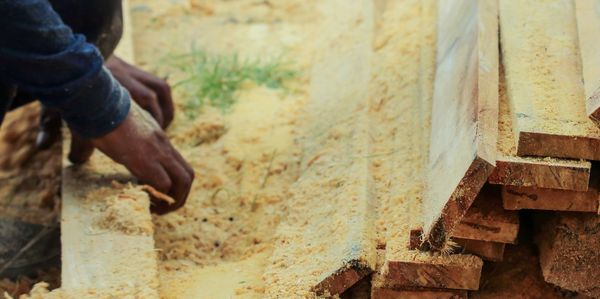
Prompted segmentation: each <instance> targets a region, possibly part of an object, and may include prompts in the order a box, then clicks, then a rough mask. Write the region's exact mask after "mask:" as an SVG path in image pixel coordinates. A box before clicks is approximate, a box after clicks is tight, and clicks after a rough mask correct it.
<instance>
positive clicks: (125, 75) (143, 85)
mask: <svg viewBox="0 0 600 299" xmlns="http://www.w3.org/2000/svg"><path fill="white" fill-rule="evenodd" d="M104 65H105V66H106V68H108V69H109V70H110V72H111V73H112V75H113V76H114V77H115V79H117V81H119V83H121V85H123V87H125V89H127V90H128V91H129V94H130V95H131V97H132V98H133V99H134V100H135V101H136V102H137V103H138V105H140V107H142V108H144V109H145V110H146V111H148V112H150V114H151V115H152V117H154V119H156V121H157V122H158V124H159V125H160V126H161V127H162V128H163V129H165V128H167V127H168V126H169V124H171V122H172V121H173V114H174V108H173V98H172V97H171V88H170V87H169V84H167V82H165V80H162V79H160V78H158V77H156V76H154V75H152V74H150V73H147V72H144V71H142V70H140V69H139V68H136V67H135V66H133V65H130V64H128V63H127V62H125V61H123V60H122V59H121V58H118V57H116V56H114V55H113V56H111V57H110V58H108V60H106V62H105V63H104Z"/></svg>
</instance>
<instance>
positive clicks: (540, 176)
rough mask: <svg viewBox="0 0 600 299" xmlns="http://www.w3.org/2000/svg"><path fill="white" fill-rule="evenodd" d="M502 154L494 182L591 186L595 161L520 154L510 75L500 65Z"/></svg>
mask: <svg viewBox="0 0 600 299" xmlns="http://www.w3.org/2000/svg"><path fill="white" fill-rule="evenodd" d="M498 93H499V113H498V157H497V161H496V168H495V169H494V171H493V172H492V174H491V175H490V177H489V178H488V181H489V182H490V183H492V184H502V185H511V186H523V187H539V188H553V189H563V190H578V191H585V190H587V188H588V183H589V178H590V171H591V163H590V162H588V161H583V160H567V159H557V158H548V157H545V158H542V157H519V156H518V155H517V142H516V140H515V129H514V124H513V123H514V119H513V112H512V108H511V107H510V103H509V99H508V95H507V86H506V76H505V72H504V68H503V66H502V65H500V84H499V88H498Z"/></svg>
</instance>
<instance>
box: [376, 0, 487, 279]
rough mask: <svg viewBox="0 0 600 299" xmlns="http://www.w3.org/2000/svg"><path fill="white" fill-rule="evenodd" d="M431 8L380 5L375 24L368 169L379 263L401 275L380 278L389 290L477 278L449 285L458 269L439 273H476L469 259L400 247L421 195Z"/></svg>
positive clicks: (431, 66)
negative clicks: (374, 202) (374, 201)
mask: <svg viewBox="0 0 600 299" xmlns="http://www.w3.org/2000/svg"><path fill="white" fill-rule="evenodd" d="M436 3H437V1H430V0H426V1H423V0H408V1H385V7H383V8H382V9H381V12H382V16H381V20H379V22H377V27H376V32H377V35H376V37H375V43H374V44H375V49H376V51H375V53H374V57H373V79H372V85H371V95H370V101H369V106H370V107H369V108H370V109H369V122H370V130H369V131H370V134H369V135H370V140H371V143H370V153H371V154H370V157H371V163H370V166H369V170H370V172H371V176H372V178H373V180H372V182H373V187H374V188H373V194H374V197H375V198H376V199H377V201H378V202H377V203H378V204H377V212H378V220H377V222H376V225H377V238H378V242H379V243H378V244H379V245H380V247H381V248H386V251H385V253H384V254H383V255H382V257H381V259H382V261H381V264H382V265H385V264H387V265H392V267H391V269H397V268H401V269H405V270H406V271H407V272H406V273H405V274H406V275H405V276H404V280H402V281H398V280H396V279H395V277H394V276H390V277H384V280H385V282H386V283H387V282H389V283H390V285H396V284H398V282H400V284H405V285H403V286H398V287H415V286H421V287H440V285H445V284H448V285H456V286H457V287H472V286H474V285H477V281H473V280H476V279H477V278H478V277H477V275H475V277H474V276H470V275H467V276H466V277H465V280H461V279H458V280H459V282H458V283H453V282H449V281H447V280H453V279H454V280H456V278H455V277H454V275H458V273H459V272H454V273H451V274H449V276H445V275H443V274H441V272H443V271H445V270H446V269H448V268H453V269H454V270H456V269H461V270H460V272H463V269H467V270H466V271H464V272H466V273H469V270H473V271H471V272H477V269H480V267H481V265H482V261H481V259H479V258H478V257H475V256H467V255H460V256H458V257H448V256H441V255H435V254H434V255H432V254H430V253H426V252H420V251H418V250H410V249H408V248H407V243H408V240H409V236H410V229H411V227H416V226H417V225H422V223H420V221H422V217H421V215H422V213H421V208H422V206H421V204H420V198H421V196H422V194H423V190H424V186H423V184H422V182H423V179H424V170H425V165H426V164H427V158H428V154H427V152H428V149H429V142H430V140H431V139H430V138H428V136H429V134H430V132H431V130H430V118H431V115H430V111H431V106H430V104H431V97H432V91H433V88H432V86H433V78H434V72H435V55H434V53H435V36H436V34H435V28H436V27H435V25H434V24H435V22H436V21H435V20H436V8H435V4H436ZM398 53H402V55H398ZM415 74H418V75H419V76H418V78H415ZM446 266H448V267H446ZM384 268H385V267H384ZM432 268H433V269H432ZM436 270H437V271H438V273H440V275H439V276H441V277H437V276H436V275H435V274H434V276H433V277H432V279H430V280H427V279H426V278H423V277H422V276H426V277H429V276H427V275H428V273H432V272H434V271H436ZM449 272H450V271H449ZM381 273H382V274H385V273H386V272H381ZM420 273H421V274H422V276H421V274H420ZM475 274H476V273H475ZM388 278H389V280H388Z"/></svg>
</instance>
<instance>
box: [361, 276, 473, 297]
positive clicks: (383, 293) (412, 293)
mask: <svg viewBox="0 0 600 299" xmlns="http://www.w3.org/2000/svg"><path fill="white" fill-rule="evenodd" d="M384 283H385V282H384V279H383V278H382V277H381V275H379V274H377V273H375V274H373V278H372V280H371V299H462V298H464V299H466V298H468V293H467V291H466V290H450V289H432V288H396V289H394V288H386V287H385V286H384Z"/></svg>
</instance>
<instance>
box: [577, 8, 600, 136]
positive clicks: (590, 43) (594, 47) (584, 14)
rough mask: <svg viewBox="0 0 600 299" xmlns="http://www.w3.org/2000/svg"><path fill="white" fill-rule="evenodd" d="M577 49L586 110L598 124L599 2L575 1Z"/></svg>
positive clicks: (599, 65)
mask: <svg viewBox="0 0 600 299" xmlns="http://www.w3.org/2000/svg"><path fill="white" fill-rule="evenodd" d="M575 12H576V16H577V32H578V35H579V39H578V40H579V50H580V53H581V62H582V63H581V64H582V65H581V67H582V69H583V82H584V87H585V99H586V111H587V114H588V116H589V117H590V119H591V120H592V121H594V122H595V123H596V125H600V57H599V56H598V53H599V52H600V40H599V39H598V36H600V2H599V1H597V0H577V1H575Z"/></svg>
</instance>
